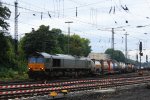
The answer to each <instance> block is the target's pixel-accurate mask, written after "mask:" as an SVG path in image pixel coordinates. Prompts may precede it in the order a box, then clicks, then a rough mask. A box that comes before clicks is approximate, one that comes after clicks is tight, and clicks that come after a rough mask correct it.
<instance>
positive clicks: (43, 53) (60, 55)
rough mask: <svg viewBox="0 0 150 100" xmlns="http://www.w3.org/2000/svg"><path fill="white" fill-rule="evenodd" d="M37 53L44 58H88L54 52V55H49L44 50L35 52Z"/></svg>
mask: <svg viewBox="0 0 150 100" xmlns="http://www.w3.org/2000/svg"><path fill="white" fill-rule="evenodd" d="M37 53H38V54H40V55H42V56H43V57H44V58H51V57H52V58H56V59H80V60H90V59H89V58H86V57H78V56H72V55H65V54H56V55H50V54H48V53H45V52H37Z"/></svg>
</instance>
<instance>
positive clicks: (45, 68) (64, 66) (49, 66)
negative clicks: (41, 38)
mask: <svg viewBox="0 0 150 100" xmlns="http://www.w3.org/2000/svg"><path fill="white" fill-rule="evenodd" d="M28 69H29V72H28V74H29V77H30V78H33V79H35V78H40V77H46V76H48V77H56V76H76V77H77V76H80V75H91V74H92V73H94V70H95V64H94V62H93V61H92V60H91V59H90V58H86V57H77V56H71V55H63V54H56V55H50V54H48V53H45V52H41V53H40V52H36V53H35V54H33V55H31V56H30V57H29V59H28ZM98 72H99V71H98ZM99 73H100V72H99Z"/></svg>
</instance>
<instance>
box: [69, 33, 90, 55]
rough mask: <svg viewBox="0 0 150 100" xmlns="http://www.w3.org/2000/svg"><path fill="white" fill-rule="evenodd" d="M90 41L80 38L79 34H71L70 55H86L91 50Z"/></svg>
mask: <svg viewBox="0 0 150 100" xmlns="http://www.w3.org/2000/svg"><path fill="white" fill-rule="evenodd" d="M89 43H90V41H89V40H88V39H85V38H80V36H79V35H72V36H71V40H70V52H71V54H72V55H77V56H87V55H88V54H89V53H90V52H91V47H90V46H89Z"/></svg>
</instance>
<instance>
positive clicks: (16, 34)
mask: <svg viewBox="0 0 150 100" xmlns="http://www.w3.org/2000/svg"><path fill="white" fill-rule="evenodd" d="M14 19H15V29H14V32H15V33H14V41H15V53H16V54H17V51H18V2H17V0H16V1H15V18H14Z"/></svg>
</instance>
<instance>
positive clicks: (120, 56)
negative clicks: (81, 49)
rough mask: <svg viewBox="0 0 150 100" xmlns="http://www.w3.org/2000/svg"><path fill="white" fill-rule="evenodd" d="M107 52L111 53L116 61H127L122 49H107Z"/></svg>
mask: <svg viewBox="0 0 150 100" xmlns="http://www.w3.org/2000/svg"><path fill="white" fill-rule="evenodd" d="M105 53H106V54H109V55H110V57H111V58H112V59H114V60H116V61H119V62H125V56H124V54H123V53H122V52H121V51H120V50H113V49H107V50H106V51H105Z"/></svg>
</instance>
